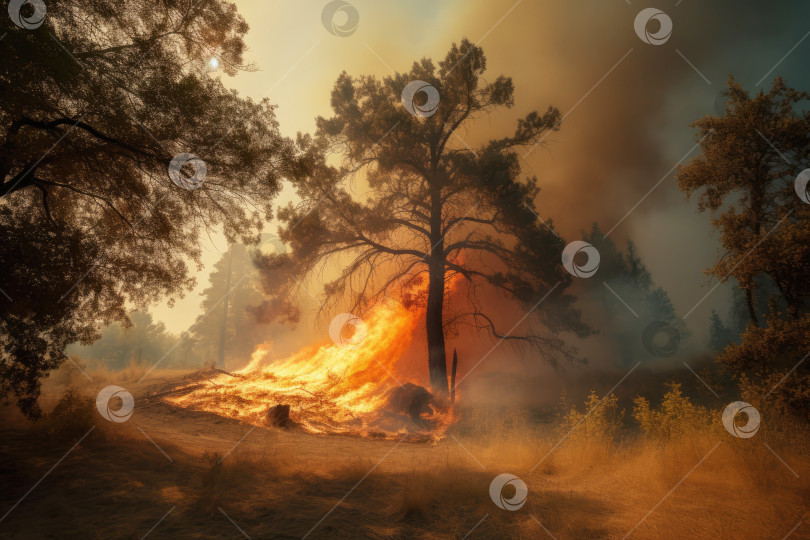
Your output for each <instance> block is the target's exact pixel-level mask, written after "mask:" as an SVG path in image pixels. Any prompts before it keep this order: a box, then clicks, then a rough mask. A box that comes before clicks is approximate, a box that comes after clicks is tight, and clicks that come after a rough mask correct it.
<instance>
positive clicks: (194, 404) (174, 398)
mask: <svg viewBox="0 0 810 540" xmlns="http://www.w3.org/2000/svg"><path fill="white" fill-rule="evenodd" d="M417 323H418V317H417V316H416V315H415V314H414V312H412V311H409V310H408V309H406V308H404V307H402V306H401V305H399V304H396V303H394V302H386V303H383V304H380V305H379V306H377V308H376V309H375V310H374V311H373V312H372V313H371V314H370V316H369V319H368V321H367V333H366V335H365V338H364V339H363V340H362V342H361V343H357V344H355V343H353V342H349V343H348V344H347V343H330V344H325V345H321V346H313V347H308V348H305V349H304V350H302V351H300V352H298V353H296V354H293V355H292V356H289V357H287V358H280V359H274V358H271V357H270V352H269V348H268V347H260V348H259V349H257V350H256V352H254V354H253V356H252V358H251V361H250V364H249V365H248V366H247V367H245V368H244V369H242V370H240V371H237V372H235V373H233V374H227V373H221V372H220V373H217V374H215V375H213V376H211V377H203V378H200V377H198V378H197V380H195V381H194V382H190V383H188V384H187V385H185V386H184V387H181V388H178V389H177V390H176V392H174V393H173V394H172V395H168V396H167V397H166V400H167V401H168V402H169V403H172V404H173V405H176V406H179V407H184V408H188V409H192V410H199V411H208V412H213V413H216V414H219V415H221V416H225V417H229V418H236V419H239V420H241V421H244V422H248V423H250V424H253V425H263V424H264V423H265V420H266V414H267V411H268V409H269V408H270V407H272V406H274V405H278V404H284V405H289V406H290V409H291V412H290V418H291V420H292V421H293V423H294V424H295V425H298V426H300V427H301V428H303V429H304V430H306V431H308V432H311V433H341V434H354V435H366V436H376V437H383V438H396V437H399V436H403V435H407V436H411V437H414V438H432V439H437V438H440V437H441V436H442V434H443V433H444V431H445V430H446V428H447V426H448V425H449V424H451V423H452V421H453V415H452V412H451V411H450V408H449V406H448V405H447V404H446V403H442V402H441V401H439V400H437V399H430V398H428V399H424V400H423V401H424V403H421V405H420V406H421V408H422V410H419V411H417V412H415V413H414V412H413V411H411V410H409V409H411V408H412V407H411V404H412V403H411V402H410V401H408V403H407V404H406V406H404V407H403V406H398V407H393V408H392V407H391V403H392V400H394V397H395V396H397V395H400V394H401V392H402V391H403V389H406V391H414V392H415V390H413V389H414V388H418V384H419V383H420V382H421V381H418V380H415V379H412V378H410V377H407V376H406V375H403V374H402V373H403V370H402V369H400V366H398V365H397V364H398V362H399V361H400V360H401V358H402V357H403V355H404V353H405V351H406V350H407V349H408V347H409V346H410V344H411V338H412V336H413V335H414V333H415V332H414V331H415V326H416V324H417ZM395 374H396V375H395ZM403 409H405V410H403Z"/></svg>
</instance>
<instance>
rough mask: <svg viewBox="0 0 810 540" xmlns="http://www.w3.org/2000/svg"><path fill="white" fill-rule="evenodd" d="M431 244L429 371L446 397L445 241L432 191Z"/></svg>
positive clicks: (435, 191) (432, 383) (439, 203)
mask: <svg viewBox="0 0 810 540" xmlns="http://www.w3.org/2000/svg"><path fill="white" fill-rule="evenodd" d="M430 198H431V211H430V244H431V250H430V255H429V257H428V299H427V313H426V314H425V325H426V330H427V346H428V370H429V371H430V387H431V389H432V390H433V393H434V394H436V395H439V396H447V358H446V357H445V352H444V324H443V316H442V315H443V314H442V310H443V308H444V238H443V236H442V201H441V190H440V189H437V188H434V189H431V197H430Z"/></svg>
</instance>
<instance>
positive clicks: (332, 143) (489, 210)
mask: <svg viewBox="0 0 810 540" xmlns="http://www.w3.org/2000/svg"><path fill="white" fill-rule="evenodd" d="M485 69H486V59H485V57H484V53H483V51H482V49H481V48H480V47H477V46H475V45H473V44H471V43H470V42H469V41H467V40H463V41H462V42H461V44H460V45H456V44H454V45H453V46H452V47H451V49H450V51H449V52H448V53H447V55H446V57H445V58H444V59H443V60H442V61H440V62H439V63H438V66H437V65H435V64H434V63H433V62H432V61H431V60H428V59H422V60H420V61H418V62H415V63H414V64H413V67H412V68H411V70H410V71H409V72H408V73H397V74H395V75H394V76H391V77H385V78H383V79H378V78H375V77H369V76H363V77H360V78H354V77H351V76H350V75H348V74H346V73H343V74H341V75H340V77H339V78H338V80H337V82H336V83H335V86H334V89H333V90H332V109H333V111H334V116H332V117H331V118H318V119H317V126H318V130H317V133H316V135H315V136H314V138H311V139H310V138H302V143H303V144H308V145H309V151H310V152H311V153H312V156H313V160H314V161H316V163H315V164H314V165H313V166H312V169H311V170H310V171H309V173H310V174H309V175H308V177H307V178H306V179H305V180H302V181H299V182H296V183H295V186H296V188H297V190H298V194H299V195H300V197H301V199H302V201H301V202H300V203H299V204H297V205H290V206H288V207H287V208H284V209H282V210H280V211H279V218H280V219H281V221H282V224H283V225H282V227H281V229H280V233H279V234H280V236H281V238H282V240H284V242H285V243H286V244H288V245H289V246H290V247H291V249H292V253H291V255H289V256H269V257H266V258H264V259H263V260H262V261H260V266H261V269H262V271H263V273H264V276H265V277H264V279H265V283H266V284H267V290H268V292H269V293H272V294H276V295H277V296H278V297H281V298H284V295H285V294H286V293H287V292H289V291H290V290H296V289H297V288H298V282H299V280H300V279H302V278H303V277H306V276H307V275H319V276H321V275H323V274H322V273H321V271H322V270H323V269H324V268H326V267H327V265H328V263H330V262H332V261H336V262H340V269H339V270H338V275H337V277H335V278H334V279H329V280H328V281H327V283H325V285H324V292H325V296H326V299H327V302H326V306H327V307H330V306H334V305H335V304H336V303H337V302H343V301H345V302H346V303H347V304H348V306H349V309H350V310H351V311H353V312H361V313H362V311H363V310H365V309H367V308H368V307H369V306H371V305H373V304H374V303H375V302H376V301H378V300H379V299H380V298H381V297H382V296H384V295H388V294H389V293H392V292H399V293H400V294H397V295H395V296H402V292H403V291H405V293H406V294H405V296H407V295H408V294H413V293H414V291H416V290H421V289H419V288H415V287H414V286H415V285H416V284H418V283H424V280H425V279H426V281H427V287H426V289H427V290H426V294H424V295H423V296H420V297H418V298H416V299H413V298H412V299H411V300H413V301H415V302H416V303H417V304H419V305H421V306H423V307H424V308H425V309H426V334H427V348H428V367H429V372H430V382H431V386H432V387H433V389H434V390H435V391H436V392H440V393H446V392H447V388H448V383H447V365H446V358H445V332H446V331H447V330H448V329H449V328H450V327H452V326H455V325H459V324H467V325H471V326H473V327H475V328H477V329H480V330H485V331H487V332H489V333H490V334H491V335H492V336H493V337H495V338H497V339H500V338H504V339H507V340H510V341H513V342H525V343H530V344H532V345H535V346H537V347H539V349H540V350H541V351H542V352H543V353H544V357H545V358H546V359H548V360H550V361H555V360H556V359H558V358H560V357H565V356H570V355H571V354H572V351H571V350H570V349H569V348H567V347H566V345H565V344H564V342H563V341H562V339H560V337H559V336H558V335H557V334H546V335H542V334H540V333H538V332H533V331H529V332H527V333H524V334H513V333H510V332H508V331H507V329H505V328H501V327H499V325H497V324H496V321H495V320H494V319H493V318H492V312H491V309H485V308H484V306H483V305H482V302H481V297H480V296H479V295H478V290H479V288H481V287H485V288H486V287H492V288H494V289H495V290H497V291H498V292H499V293H503V294H505V295H506V297H508V298H512V299H516V300H517V301H519V302H520V303H522V305H523V306H524V308H525V309H527V310H528V309H530V308H532V307H533V306H536V304H537V303H538V301H539V300H540V299H541V298H543V296H544V295H546V294H549V297H548V298H547V300H546V301H545V302H544V303H543V304H542V305H540V306H539V308H538V309H537V310H536V312H535V313H536V315H538V316H539V319H540V321H541V322H542V323H543V324H544V325H545V326H546V327H547V328H551V329H554V330H561V329H563V330H571V331H574V332H578V333H580V334H585V333H587V331H588V330H587V329H586V328H585V327H584V325H582V324H581V323H580V322H579V320H578V314H577V313H576V312H575V311H574V310H572V309H571V305H570V304H571V301H572V299H571V298H570V297H569V296H567V295H565V294H564V293H563V289H564V288H565V287H566V285H567V284H568V283H569V277H570V276H569V275H568V274H567V273H566V272H565V271H564V270H563V268H562V266H561V264H560V255H561V252H562V250H563V247H564V242H563V240H562V239H560V238H559V237H558V236H557V235H556V234H555V233H554V232H553V230H552V229H551V227H550V226H549V227H546V226H545V225H543V224H542V223H541V222H540V221H539V220H538V219H537V217H536V214H535V210H534V208H535V205H534V200H535V197H536V196H537V194H538V191H539V188H538V187H537V182H536V179H535V178H529V179H525V181H524V180H522V179H521V164H520V157H519V155H518V152H517V151H518V150H519V149H523V151H524V152H525V151H526V148H529V147H533V146H535V145H538V144H541V143H542V142H543V140H544V139H545V137H546V136H547V135H548V134H549V133H551V132H553V131H556V130H557V129H558V128H559V125H560V121H561V115H560V113H559V111H558V110H557V109H556V108H553V107H549V108H548V109H547V110H546V111H545V112H544V113H542V114H538V113H537V112H532V113H530V114H528V115H527V116H526V117H524V118H523V119H521V120H519V121H518V123H517V129H516V130H515V132H514V134H513V135H512V136H509V137H504V138H501V139H497V140H492V141H490V142H489V143H488V144H485V145H483V146H482V147H480V148H477V149H471V148H469V147H468V146H467V144H466V143H465V142H464V140H463V139H462V137H461V135H460V134H462V133H464V129H465V128H467V127H468V126H470V125H472V123H473V122H475V121H476V120H477V119H480V118H483V117H485V116H487V115H489V114H491V113H492V112H494V111H495V110H498V109H500V108H509V107H511V106H512V105H513V96H514V88H513V85H512V81H511V79H510V78H508V77H503V76H498V77H493V78H490V80H491V82H488V81H487V80H485V79H484V77H483V74H484V71H485ZM418 81H421V82H418ZM409 83H414V85H416V87H419V88H421V91H417V92H415V94H414V93H413V92H412V90H413V89H414V88H415V86H414V85H409ZM427 85H430V87H432V89H431V88H429V87H428V86H427ZM434 89H435V91H434ZM425 90H427V92H426V91H425ZM428 92H429V93H430V94H428ZM436 94H438V96H437V95H436ZM437 97H438V104H436V103H435V100H436V98H437ZM434 106H435V107H434ZM409 108H410V109H411V112H409V110H408V109H409ZM419 111H421V112H419ZM413 112H415V113H416V114H412V113H413ZM330 152H333V153H336V154H337V155H338V156H339V157H340V159H341V160H342V161H341V162H340V164H339V165H332V163H333V161H331V160H328V161H327V158H325V157H323V158H320V160H317V156H318V155H321V154H329V153H330ZM358 177H360V178H362V180H363V181H365V182H367V184H368V187H369V188H370V191H368V192H367V193H363V194H362V195H361V194H355V193H352V192H351V191H349V189H348V186H347V185H346V184H344V182H346V181H351V180H352V179H355V178H358ZM456 277H458V278H460V280H461V281H460V282H459V285H458V286H459V287H461V288H462V289H461V290H464V288H466V292H467V298H468V299H469V301H468V302H458V303H456V304H454V305H452V306H451V305H449V303H448V301H449V294H448V293H449V288H448V282H449V281H450V280H453V279H454V278H456ZM460 296H461V295H460ZM357 314H360V313H357Z"/></svg>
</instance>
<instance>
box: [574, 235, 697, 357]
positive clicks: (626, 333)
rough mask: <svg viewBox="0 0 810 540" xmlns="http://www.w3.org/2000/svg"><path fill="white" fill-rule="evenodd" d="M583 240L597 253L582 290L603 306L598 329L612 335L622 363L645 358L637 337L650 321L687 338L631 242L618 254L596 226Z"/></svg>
mask: <svg viewBox="0 0 810 540" xmlns="http://www.w3.org/2000/svg"><path fill="white" fill-rule="evenodd" d="M583 239H584V240H585V241H586V242H588V243H589V244H591V245H593V246H594V247H596V248H597V250H598V251H599V272H598V273H597V274H596V275H595V276H594V277H593V278H591V279H589V280H587V282H586V283H585V288H586V290H587V291H588V293H589V294H590V295H591V296H592V297H594V298H596V299H597V300H598V301H599V303H600V304H601V305H602V306H603V307H604V309H605V315H606V316H605V318H604V320H603V321H602V322H601V324H600V330H601V332H602V333H604V334H606V335H609V336H615V338H616V346H617V350H618V352H619V355H620V360H621V361H622V363H623V364H631V363H633V362H635V361H637V360H638V358H639V356H640V355H643V357H646V356H647V355H648V353H646V352H645V351H644V349H643V348H642V341H641V338H640V336H641V335H642V334H643V331H644V328H645V327H646V326H647V325H649V324H650V323H651V322H653V321H663V322H665V323H667V324H668V325H670V326H672V327H674V328H677V329H678V333H679V337H680V340H681V342H683V341H684V340H685V339H686V338H687V337H688V332H687V329H686V325H685V324H684V322H683V319H681V318H680V317H679V316H678V315H677V313H675V308H674V306H673V305H672V300H671V299H670V298H669V294H667V292H666V291H665V290H664V289H663V288H662V287H659V286H656V285H655V282H654V281H653V279H652V275H651V274H650V271H649V270H648V269H647V267H646V265H645V264H644V262H643V261H642V260H641V257H640V256H639V254H638V251H637V249H636V246H635V244H633V242H632V241H629V240H628V242H627V247H626V249H625V251H621V250H619V249H618V248H617V247H616V244H615V243H614V242H613V240H611V239H610V238H607V237H605V235H604V233H603V232H602V231H601V230H600V229H599V226H598V225H597V224H596V223H594V225H593V228H592V229H591V231H590V232H589V233H585V234H584V235H583ZM608 287H610V289H608ZM625 304H626V305H625ZM628 306H629V308H628ZM631 309H632V310H633V311H632V312H631V311H630V310H631Z"/></svg>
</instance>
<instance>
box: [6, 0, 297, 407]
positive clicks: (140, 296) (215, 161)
mask: <svg viewBox="0 0 810 540" xmlns="http://www.w3.org/2000/svg"><path fill="white" fill-rule="evenodd" d="M30 8H31V5H30V4H28V5H25V6H23V9H29V10H30ZM4 9H5V8H4ZM23 15H24V16H28V15H30V13H28V12H26V13H24V14H23ZM247 30H248V25H247V24H246V23H245V21H244V20H243V19H242V17H241V16H240V15H239V14H238V13H237V12H236V8H235V7H234V5H233V4H232V3H230V2H227V1H224V0H149V1H147V0H121V1H117V2H99V1H96V0H75V1H72V2H47V16H46V17H45V20H44V24H42V25H41V26H39V27H38V28H35V29H30V30H29V29H23V28H21V27H18V26H17V25H15V24H14V23H13V21H12V19H11V18H10V17H8V16H5V14H4V16H2V17H0V35H3V36H4V39H3V42H2V50H3V54H2V55H0V97H1V98H0V126H2V135H0V238H2V242H0V264H2V267H3V269H4V270H3V273H2V277H0V289H2V293H0V354H1V355H2V361H0V380H1V381H2V382H1V383H0V395H2V396H3V397H4V398H6V399H8V398H9V396H10V395H14V396H15V398H16V401H17V403H18V404H19V405H20V406H21V407H22V409H23V410H24V411H25V412H27V413H29V414H33V415H36V414H37V407H36V397H37V395H38V388H39V383H38V379H39V377H40V376H41V375H42V374H43V373H45V372H47V371H48V370H51V369H53V368H55V367H56V366H58V365H59V364H60V363H61V362H62V361H63V360H64V359H65V355H64V349H65V346H66V345H67V344H68V343H72V342H77V341H80V342H83V343H89V342H92V341H93V340H94V339H96V338H98V336H99V328H102V327H104V326H106V325H108V324H110V323H111V322H113V321H120V322H122V323H123V324H125V325H126V324H129V321H128V319H127V315H126V307H127V306H136V307H137V306H144V305H146V304H148V303H149V302H151V301H154V300H157V299H159V298H163V297H165V296H166V295H169V297H170V298H173V297H175V296H176V295H181V294H183V292H184V291H186V290H188V289H189V288H190V287H191V286H192V285H193V279H192V278H191V277H190V276H189V273H188V268H187V261H189V260H191V261H196V262H197V263H199V257H200V248H199V246H198V237H199V234H200V233H201V232H203V231H204V230H209V229H211V228H214V227H216V228H221V229H222V230H224V232H225V235H226V236H227V237H228V238H229V239H230V240H236V239H237V238H238V239H240V240H242V241H245V242H248V241H255V240H256V239H257V237H258V231H259V229H260V228H261V223H262V221H263V220H264V219H266V218H268V217H269V216H270V201H271V199H272V198H273V196H274V195H275V194H276V193H277V191H278V189H279V177H280V175H281V174H283V173H284V172H285V170H286V167H287V165H288V164H290V163H291V161H290V159H288V158H290V157H291V155H292V152H293V146H294V145H293V144H292V143H291V142H290V141H288V140H286V139H284V138H282V137H281V136H280V135H279V132H278V126H277V123H276V120H275V117H274V114H273V108H272V106H270V105H269V104H268V103H267V102H265V101H262V102H260V103H256V102H252V101H250V100H249V99H245V98H242V97H240V96H238V95H237V94H236V93H235V92H233V91H229V90H227V89H226V88H225V87H224V86H223V85H222V83H221V82H220V80H219V78H218V77H216V76H214V75H213V74H211V73H209V71H210V70H211V64H209V60H210V59H211V58H216V59H217V61H218V63H219V66H220V70H222V71H223V72H224V73H226V74H228V75H232V74H234V73H236V72H237V70H240V69H248V68H250V66H245V65H243V59H242V54H243V51H244V49H245V44H244V42H243V36H244V34H245V32H247ZM183 153H190V154H195V155H197V156H199V159H200V160H202V162H204V163H205V164H206V166H207V175H206V176H205V179H204V182H203V183H202V185H201V186H200V187H199V189H196V190H186V189H182V188H181V187H179V186H178V185H175V184H174V183H173V182H172V181H171V180H170V177H169V174H168V166H169V163H170V161H171V160H172V159H173V158H174V157H175V156H177V155H179V154H183ZM194 163H196V164H199V161H196V162H194ZM186 168H188V166H187V167H186ZM184 175H185V176H186V177H187V176H188V171H185V170H184ZM200 178H201V176H198V177H197V179H200ZM179 183H182V182H179Z"/></svg>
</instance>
